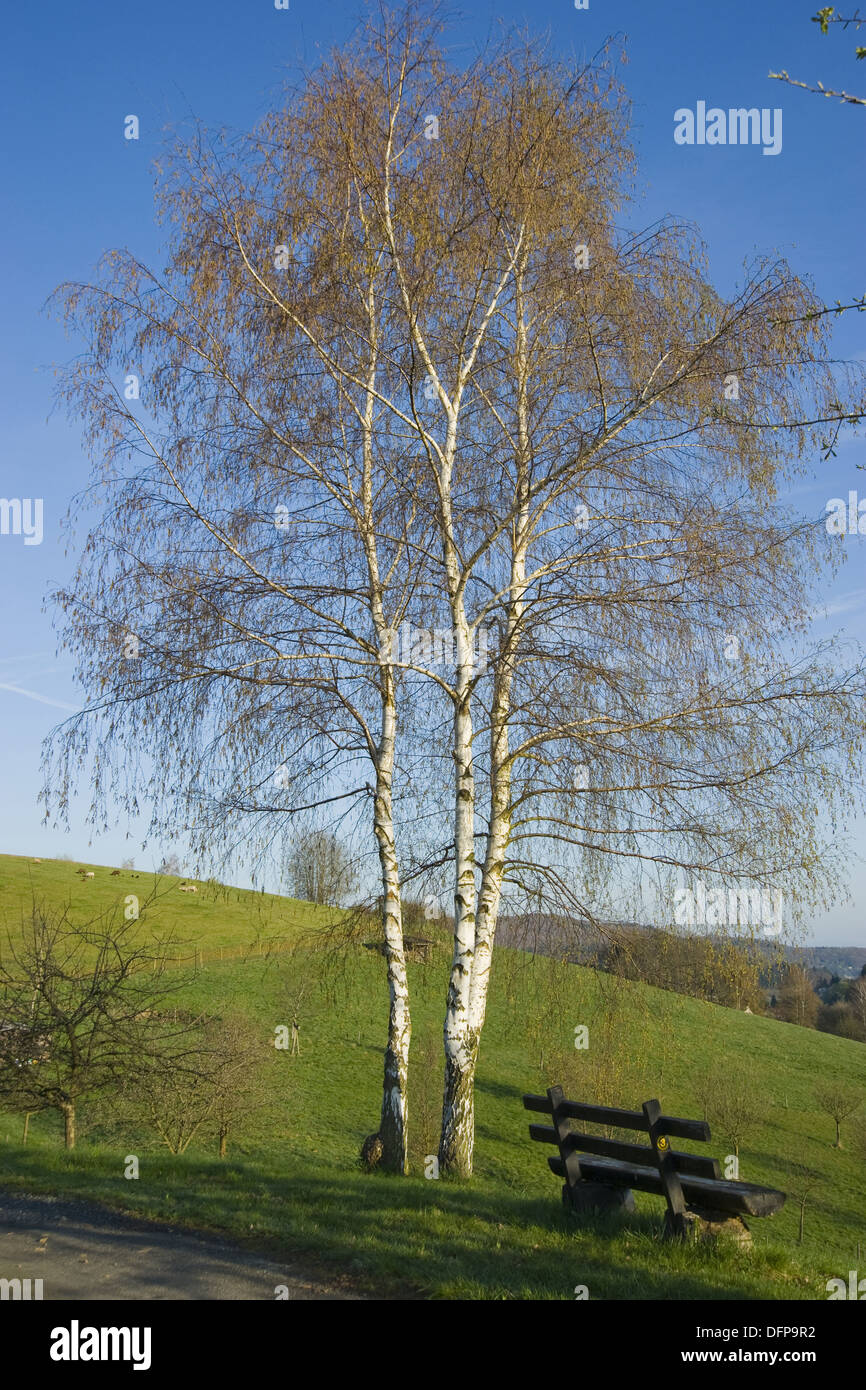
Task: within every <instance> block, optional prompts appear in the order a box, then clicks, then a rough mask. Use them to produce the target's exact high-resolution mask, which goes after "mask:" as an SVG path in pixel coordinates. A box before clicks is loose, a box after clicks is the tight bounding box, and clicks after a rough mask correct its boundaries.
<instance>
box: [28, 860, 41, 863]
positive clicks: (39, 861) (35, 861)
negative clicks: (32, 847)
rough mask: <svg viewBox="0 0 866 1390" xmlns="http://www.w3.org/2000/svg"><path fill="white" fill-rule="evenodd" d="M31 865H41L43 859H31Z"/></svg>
mask: <svg viewBox="0 0 866 1390" xmlns="http://www.w3.org/2000/svg"><path fill="white" fill-rule="evenodd" d="M30 863H31V864H41V863H42V860H41V859H31V860H30Z"/></svg>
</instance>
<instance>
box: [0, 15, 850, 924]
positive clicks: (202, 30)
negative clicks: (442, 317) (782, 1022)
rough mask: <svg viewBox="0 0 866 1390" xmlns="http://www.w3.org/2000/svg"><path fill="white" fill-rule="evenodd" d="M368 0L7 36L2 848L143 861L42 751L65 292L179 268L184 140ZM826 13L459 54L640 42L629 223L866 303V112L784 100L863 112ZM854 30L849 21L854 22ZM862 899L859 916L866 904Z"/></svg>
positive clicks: (243, 108)
mask: <svg viewBox="0 0 866 1390" xmlns="http://www.w3.org/2000/svg"><path fill="white" fill-rule="evenodd" d="M363 8H364V6H363V0H327V3H326V4H323V3H322V0H290V9H289V10H288V11H283V10H279V11H278V10H276V9H275V8H274V4H273V0H199V3H195V4H191V3H187V4H185V5H178V4H177V3H172V4H169V3H167V2H166V0H149V3H148V5H147V6H133V5H116V4H107V3H97V0H81V2H80V3H79V4H77V5H75V6H70V5H68V4H65V3H60V0H48V2H47V3H42V4H39V5H34V6H29V7H28V6H15V7H14V8H12V9H10V11H9V12H7V15H6V17H5V20H4V39H5V43H4V51H5V58H4V61H3V68H4V71H3V81H2V85H0V108H2V122H3V125H2V128H3V131H4V135H5V138H4V140H3V142H2V145H3V151H2V187H3V189H4V191H5V194H6V199H5V204H6V207H5V215H4V217H3V219H2V221H0V258H2V259H0V263H2V267H3V274H2V330H0V363H2V365H0V495H2V496H4V497H20V498H26V497H41V498H43V499H44V539H43V542H42V544H41V545H31V546H25V545H24V542H23V538H22V537H21V536H0V595H2V620H0V621H2V642H0V721H2V723H0V727H2V730H3V756H2V759H0V849H2V850H3V851H6V852H9V853H19V854H26V853H33V854H41V855H46V856H47V855H51V854H57V853H69V854H71V855H73V857H76V858H79V857H80V858H90V859H92V860H95V861H98V862H116V861H118V860H119V859H120V858H122V857H125V856H126V855H129V854H136V855H137V857H138V862H139V863H140V864H142V865H144V866H147V865H149V864H150V863H151V862H152V860H155V859H157V858H158V857H159V846H150V847H148V849H147V850H146V851H144V852H142V850H141V847H140V841H141V830H140V827H132V828H131V829H132V832H133V838H132V839H131V840H128V839H127V830H128V829H130V827H127V826H126V825H125V824H123V825H119V826H118V828H117V829H116V831H114V832H113V833H112V834H111V835H108V836H103V837H100V838H99V839H98V840H95V841H94V842H93V843H92V844H91V845H90V847H88V845H89V841H90V836H89V833H88V829H87V827H86V825H85V824H84V815H83V811H84V808H83V805H82V806H81V809H80V812H79V811H76V812H75V814H74V816H73V822H72V830H71V833H70V834H64V833H62V832H60V831H57V830H52V829H49V828H44V827H43V826H42V823H41V813H40V811H39V808H38V807H37V804H36V796H37V793H38V789H39V786H40V784H41V776H40V771H39V759H40V744H41V740H42V739H43V737H44V736H45V734H46V733H47V732H48V730H49V729H50V728H51V727H52V726H53V725H54V724H55V723H56V722H57V721H58V720H59V719H61V718H62V717H63V716H64V713H65V712H66V711H67V710H68V709H70V708H75V707H76V705H77V703H78V697H77V695H76V692H75V689H74V687H73V686H72V683H71V679H70V676H71V673H70V670H69V667H68V665H62V664H60V663H58V662H57V660H56V659H55V655H54V639H53V633H52V629H51V626H50V621H49V618H48V616H47V614H46V613H44V612H43V598H44V595H45V593H46V591H47V590H48V589H49V588H50V587H51V586H53V585H54V584H56V583H57V582H58V581H59V580H61V579H62V578H63V577H64V576H65V575H66V574H67V572H68V566H69V560H68V559H67V558H66V557H65V556H64V551H63V543H62V541H61V539H60V531H59V523H60V520H61V518H62V516H63V514H64V512H65V510H66V507H67V505H68V502H69V500H70V498H71V497H72V495H73V494H74V493H75V492H77V491H78V490H79V489H80V488H82V487H83V486H84V485H85V483H86V480H87V468H88V465H87V460H86V458H85V457H84V454H83V452H82V449H81V447H80V442H79V437H78V434H77V431H76V429H75V428H74V427H73V426H71V425H70V424H69V423H68V422H67V421H66V420H65V419H64V417H63V416H62V415H60V414H54V415H51V416H50V418H49V412H50V411H51V405H52V387H53V364H54V363H56V362H64V361H67V360H68V359H69V358H70V356H71V355H72V354H73V353H74V351H75V344H74V343H72V342H69V341H68V340H67V339H65V337H64V335H63V332H62V329H61V328H60V326H59V324H57V323H55V322H52V321H51V320H50V319H48V318H47V317H46V315H45V314H44V312H42V306H43V303H44V301H45V299H46V297H47V296H48V295H49V294H50V292H51V291H52V289H53V288H54V287H55V286H56V285H57V284H59V283H60V282H61V281H63V280H66V279H76V278H88V277H89V275H90V274H91V272H92V268H93V266H94V264H95V262H96V260H97V259H98V257H99V256H100V254H101V253H102V252H103V251H105V250H106V249H107V248H109V247H112V246H127V247H129V248H130V249H131V250H134V251H135V252H136V254H137V255H139V256H140V257H141V258H142V259H144V260H146V261H147V260H151V261H156V262H158V261H159V246H160V234H159V231H158V229H157V228H156V227H155V225H154V220H153V198H152V189H153V174H152V161H153V160H154V158H155V157H156V156H157V155H158V153H159V151H160V148H161V146H162V144H163V142H164V140H165V139H166V135H167V133H168V131H169V130H170V128H172V127H175V126H177V125H179V124H182V123H183V122H185V121H186V120H188V119H189V118H190V117H192V116H194V117H197V118H199V119H201V120H203V121H204V122H205V123H206V124H208V125H210V126H218V125H228V126H233V127H237V128H242V129H243V128H247V127H249V126H250V125H251V124H253V123H254V122H255V121H256V120H257V119H258V118H259V117H260V116H261V115H262V114H263V113H264V111H265V110H266V109H267V107H268V105H269V103H270V100H271V97H272V95H273V93H274V91H275V89H276V88H277V87H278V85H279V84H280V83H281V81H282V80H284V78H285V77H287V76H292V77H296V76H297V75H298V72H299V69H301V68H303V67H310V66H313V65H315V63H316V61H317V58H318V57H319V55H320V53H321V52H322V51H324V50H327V48H328V47H329V46H330V45H331V44H332V43H334V42H339V41H341V40H342V39H344V38H345V37H346V36H347V35H348V33H349V32H350V30H351V28H352V26H353V23H354V20H355V18H356V17H357V15H358V13H359V12H360V11H361V10H362V9H363ZM817 8H818V4H817V0H807V2H806V3H800V2H799V0H727V3H726V2H725V0H716V3H714V4H710V3H707V0H671V2H670V3H660V2H658V0H590V6H589V9H588V10H586V11H583V10H582V11H577V10H575V8H574V3H573V0H534V3H532V4H528V3H525V0H473V3H472V4H471V5H467V6H466V7H465V12H464V13H463V15H462V17H461V7H460V6H459V5H455V6H454V7H453V15H454V19H453V23H452V25H451V28H450V38H449V42H450V46H451V49H452V52H453V56H454V58H455V60H456V61H458V62H459V61H461V58H463V57H468V56H470V54H471V53H472V51H473V50H474V48H475V47H476V46H477V45H478V44H480V43H482V42H483V41H484V39H485V38H486V37H487V36H488V34H489V33H491V32H494V31H495V28H496V26H497V24H498V23H499V22H500V21H502V22H504V23H505V24H506V25H508V24H513V23H519V24H528V25H529V27H530V28H531V29H532V30H533V31H535V32H545V31H546V32H547V33H548V34H549V36H550V40H551V43H552V45H553V47H554V48H555V49H556V51H557V52H558V53H559V54H560V55H561V56H564V57H566V58H568V57H570V56H571V55H574V57H575V59H576V60H580V59H581V58H584V57H588V56H591V55H592V54H593V53H595V52H596V51H597V50H598V48H599V47H600V46H601V44H602V42H603V40H604V39H605V38H606V37H607V36H608V35H616V36H618V37H621V38H622V39H623V40H624V42H625V45H626V52H627V56H628V62H627V65H626V66H625V67H624V68H623V70H622V76H623V78H624V80H625V83H626V86H627V88H628V90H629V93H630V95H631V98H632V100H633V103H634V139H635V144H636V148H637V152H638V157H639V161H640V174H641V179H642V181H643V185H644V188H645V196H644V198H643V200H642V204H641V206H640V207H638V208H636V209H634V210H633V213H632V216H631V220H632V221H634V222H635V223H641V224H643V223H648V222H650V221H652V220H653V219H655V218H656V217H658V216H660V215H663V214H666V213H674V214H676V215H678V216H680V217H683V218H685V219H687V220H689V221H691V222H693V223H695V224H696V225H697V227H699V228H700V230H701V232H702V234H703V236H704V238H705V240H706V241H707V243H708V247H709V254H710V268H711V274H712V277H713V279H714V281H715V282H716V284H717V285H718V287H719V289H720V290H721V291H722V292H729V291H730V290H731V289H732V288H733V286H734V284H735V282H736V280H737V277H738V275H739V273H740V269H741V266H742V263H743V260H744V258H746V257H748V256H750V255H751V254H752V253H753V252H755V251H768V250H769V251H781V252H782V253H784V254H785V255H787V256H788V257H789V258H790V260H791V261H792V263H793V265H794V266H795V268H796V269H797V270H798V271H800V272H802V273H805V274H808V275H810V276H811V277H812V278H813V279H814V282H815V285H816V288H817V290H818V293H819V294H820V295H821V296H822V298H823V299H824V301H825V302H826V303H832V302H834V301H835V300H837V299H840V300H843V301H847V300H848V299H850V298H851V297H852V296H854V295H862V294H863V293H866V265H864V261H866V256H864V236H863V228H864V225H866V218H864V212H866V208H864V198H866V194H864V181H863V178H862V170H863V150H864V137H866V108H862V107H856V106H845V105H842V104H841V103H839V102H837V101H829V100H824V99H822V98H820V97H816V96H811V95H809V94H808V93H806V92H804V91H801V90H798V89H795V88H792V87H789V86H787V85H785V84H783V83H781V82H775V81H771V80H770V79H769V78H768V73H769V72H770V71H771V70H774V71H779V70H782V69H787V71H788V72H789V73H790V74H791V75H792V76H794V77H798V78H802V79H803V80H809V81H814V80H815V79H818V78H820V79H821V80H822V81H823V82H824V84H825V85H826V86H837V87H838V86H841V87H845V88H846V89H847V90H849V91H855V92H866V62H863V63H859V64H858V63H857V62H856V61H855V60H854V57H853V49H854V46H855V43H857V42H858V41H859V42H861V43H862V42H866V39H864V38H863V37H862V36H861V37H860V38H859V40H858V37H857V36H856V35H855V34H854V33H852V32H851V31H849V32H848V33H842V32H839V31H833V32H831V34H830V35H828V36H827V37H826V38H822V37H821V35H820V33H819V30H818V26H817V25H815V24H812V23H810V22H809V20H810V16H811V15H812V14H813V13H814V12H815V11H816V10H817ZM842 9H843V13H844V10H845V7H844V6H843V7H842ZM698 101H705V102H706V103H707V106H719V107H722V108H725V109H727V108H729V107H740V106H746V107H752V106H757V107H759V108H761V107H769V108H776V107H781V109H782V112H783V145H782V151H781V153H780V154H779V155H778V156H765V155H763V154H762V151H761V149H760V148H759V147H752V146H745V147H743V146H733V147H710V146H703V147H700V146H693V147H684V146H678V145H676V144H675V143H674V139H673V132H674V111H675V110H676V109H677V108H680V107H692V108H694V107H695V105H696V103H697V102H698ZM130 113H133V114H136V115H137V116H138V117H139V120H140V125H141V136H140V139H139V140H138V141H126V140H124V138H123V121H124V117H125V116H127V115H128V114H130ZM835 335H836V336H835V348H836V353H837V355H838V356H839V357H844V358H863V357H866V314H849V315H846V316H845V317H844V318H843V319H840V320H839V321H838V322H837V326H836V330H835ZM864 461H866V442H864V440H863V439H862V438H861V439H854V438H849V439H846V440H844V442H843V444H842V447H841V448H840V449H839V453H838V457H837V458H836V459H834V460H831V462H830V463H829V464H822V463H821V462H820V460H816V462H815V478H814V482H813V483H812V484H810V485H808V486H805V487H804V488H803V489H802V490H801V491H800V492H798V501H799V502H800V505H802V507H803V510H804V512H805V513H807V514H811V515H819V514H822V513H823V511H824V508H825V504H826V502H827V500H828V499H829V498H830V497H833V496H847V493H848V491H849V489H858V490H859V494H860V496H861V497H862V496H866V473H864V472H859V471H858V469H862V467H863V463H864ZM842 543H843V544H845V545H846V546H847V550H848V558H849V563H848V564H847V565H846V566H845V569H844V570H843V572H842V574H841V576H840V577H839V578H838V579H837V580H835V581H834V582H833V584H832V585H830V584H829V583H828V584H827V585H826V586H825V589H824V591H823V594H824V597H825V599H826V601H827V603H828V605H829V617H828V619H827V620H826V621H825V622H823V623H822V624H821V625H820V627H819V631H820V632H821V633H826V632H833V633H837V632H838V633H839V634H845V635H846V636H847V637H849V638H854V639H856V640H858V641H863V639H864V637H866V573H864V562H866V537H863V538H849V539H848V540H847V541H845V542H842ZM855 848H856V850H857V856H852V876H851V886H852V888H853V890H854V902H853V904H851V905H849V906H847V907H843V908H841V909H839V910H837V911H834V912H833V913H832V914H831V915H829V916H828V917H827V918H825V919H824V918H822V919H821V920H818V921H816V922H815V924H814V928H815V936H814V939H815V940H817V941H822V942H832V943H837V944H845V943H856V944H866V914H864V912H863V908H862V904H863V902H864V899H866V872H864V867H863V863H862V861H861V860H860V858H859V857H858V856H861V855H863V853H864V850H866V827H864V826H863V825H862V824H861V825H860V826H859V827H858V828H857V831H856V839H855ZM858 901H859V904H860V906H858Z"/></svg>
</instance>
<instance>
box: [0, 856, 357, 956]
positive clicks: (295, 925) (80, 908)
mask: <svg viewBox="0 0 866 1390" xmlns="http://www.w3.org/2000/svg"><path fill="white" fill-rule="evenodd" d="M79 869H84V870H85V871H91V872H92V873H93V874H94V877H93V878H92V879H87V880H83V879H82V878H81V876H80V875H79V872H78V870H79ZM113 874H114V871H113V869H112V866H110V865H105V864H86V863H84V862H83V861H78V860H73V861H69V860H65V859H43V860H41V861H39V860H37V859H31V858H25V857H22V856H20V855H12V854H0V926H2V928H3V932H4V934H5V932H6V930H12V931H14V930H15V929H16V926H18V925H20V922H21V919H22V917H23V916H27V915H29V913H30V911H31V908H32V905H33V903H34V901H35V902H37V903H39V902H44V903H46V904H48V905H50V906H51V907H53V908H55V909H56V908H60V907H66V906H68V908H69V911H70V914H71V915H72V917H73V919H74V920H76V921H79V922H86V921H88V920H89V919H90V918H92V917H95V916H97V915H98V914H100V913H107V912H111V911H112V910H116V911H118V912H122V910H123V904H124V900H125V898H126V897H127V895H129V894H135V895H136V896H137V897H138V899H139V901H140V904H141V913H142V915H141V922H142V927H143V928H145V930H147V929H149V928H152V929H153V930H154V931H155V932H159V934H160V935H163V936H166V935H169V934H171V935H172V936H173V937H174V938H176V939H178V940H180V941H183V942H185V943H188V946H189V948H190V950H192V949H193V948H196V947H197V948H198V949H199V952H200V953H202V952H204V953H207V952H210V951H214V950H218V949H219V948H220V947H223V948H231V947H234V948H240V947H249V946H252V945H254V944H256V943H259V942H262V941H264V942H275V941H283V940H292V939H294V938H297V937H298V936H299V935H300V934H301V933H302V932H303V931H306V930H308V929H310V928H313V927H315V926H317V925H319V926H323V925H325V924H326V923H327V922H328V921H330V920H331V919H332V917H333V915H334V914H333V913H332V912H329V911H328V910H326V909H324V908H320V907H316V906H315V904H313V903H300V902H296V901H295V900H294V899H293V898H284V897H279V896H276V895H274V894H271V893H256V892H254V891H253V890H251V889H246V888H233V887H230V886H228V885H226V884H222V883H218V882H217V881H216V880H215V879H210V880H207V881H203V880H201V879H193V878H177V877H175V876H173V875H171V874H154V873H148V872H146V871H144V870H139V869H133V870H127V869H121V870H119V871H118V872H117V874H116V876H113ZM189 883H193V884H195V885H196V887H197V889H198V891H197V892H196V893H182V892H181V891H180V885H181V884H189Z"/></svg>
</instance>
